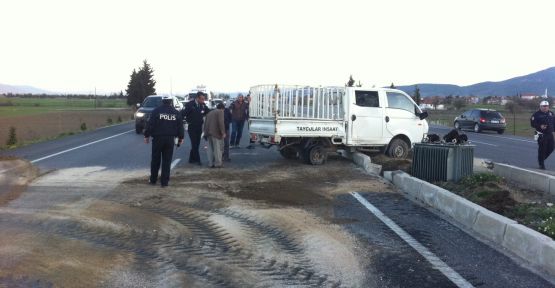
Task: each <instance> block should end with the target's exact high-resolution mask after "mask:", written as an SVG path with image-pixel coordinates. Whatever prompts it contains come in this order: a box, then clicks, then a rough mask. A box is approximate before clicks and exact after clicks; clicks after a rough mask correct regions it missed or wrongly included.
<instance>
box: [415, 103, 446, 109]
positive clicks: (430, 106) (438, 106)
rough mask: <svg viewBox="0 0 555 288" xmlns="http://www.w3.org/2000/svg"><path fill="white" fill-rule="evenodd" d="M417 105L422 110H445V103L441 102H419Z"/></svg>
mask: <svg viewBox="0 0 555 288" xmlns="http://www.w3.org/2000/svg"><path fill="white" fill-rule="evenodd" d="M419 107H420V109H422V110H445V105H443V104H438V105H437V106H434V105H433V104H426V103H420V105H419Z"/></svg>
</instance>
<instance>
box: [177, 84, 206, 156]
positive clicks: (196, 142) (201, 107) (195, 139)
mask: <svg viewBox="0 0 555 288" xmlns="http://www.w3.org/2000/svg"><path fill="white" fill-rule="evenodd" d="M204 96H205V95H204V93H203V92H200V91H199V92H198V93H197V97H196V98H195V99H193V100H191V101H189V102H187V104H185V109H183V118H184V119H185V120H186V121H187V124H188V128H187V133H188V134H189V138H190V139H191V153H189V163H197V164H198V165H201V163H200V154H199V151H198V149H199V146H200V137H201V136H202V124H203V123H204V116H205V115H206V114H208V112H209V109H208V107H207V106H206V104H204Z"/></svg>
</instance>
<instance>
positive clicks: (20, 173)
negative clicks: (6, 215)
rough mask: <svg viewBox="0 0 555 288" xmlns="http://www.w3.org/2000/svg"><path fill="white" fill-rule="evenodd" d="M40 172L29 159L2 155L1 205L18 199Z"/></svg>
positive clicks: (0, 167)
mask: <svg viewBox="0 0 555 288" xmlns="http://www.w3.org/2000/svg"><path fill="white" fill-rule="evenodd" d="M38 173H39V171H38V169H37V168H35V167H33V165H31V163H29V162H28V161H25V160H22V159H17V158H15V157H5V156H4V157H1V158H0V206H3V205H6V204H7V203H9V202H10V201H13V200H15V199H17V198H18V197H19V196H20V195H21V193H23V191H24V190H25V188H26V187H27V184H29V183H30V182H31V181H32V180H33V179H35V178H36V177H37V176H38Z"/></svg>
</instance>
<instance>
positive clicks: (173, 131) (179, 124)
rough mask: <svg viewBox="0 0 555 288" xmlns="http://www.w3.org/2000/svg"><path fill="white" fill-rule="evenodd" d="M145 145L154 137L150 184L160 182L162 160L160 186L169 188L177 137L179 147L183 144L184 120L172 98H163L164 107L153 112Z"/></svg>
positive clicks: (159, 107) (147, 129)
mask: <svg viewBox="0 0 555 288" xmlns="http://www.w3.org/2000/svg"><path fill="white" fill-rule="evenodd" d="M144 134H145V143H146V144H148V143H149V139H150V136H152V138H153V139H152V159H151V161H150V184H151V185H155V184H156V181H157V180H158V170H159V169H160V160H162V175H161V176H160V185H161V186H162V187H166V186H168V182H169V181H170V164H171V161H172V156H173V145H174V144H175V137H177V138H178V145H181V144H183V136H184V131H183V118H182V116H181V114H180V113H179V111H177V110H176V109H175V108H174V107H173V106H172V98H171V97H167V96H164V97H162V105H160V106H158V107H156V108H155V109H154V110H152V113H151V115H150V120H149V121H148V124H147V126H146V130H145V133H144Z"/></svg>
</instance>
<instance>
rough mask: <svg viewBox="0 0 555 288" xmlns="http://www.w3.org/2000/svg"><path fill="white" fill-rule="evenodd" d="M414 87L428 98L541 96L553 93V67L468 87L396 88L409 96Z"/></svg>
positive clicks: (419, 85)
mask: <svg viewBox="0 0 555 288" xmlns="http://www.w3.org/2000/svg"><path fill="white" fill-rule="evenodd" d="M415 85H418V87H419V88H420V95H422V97H428V96H448V95H453V96H455V95H459V96H470V95H473V96H479V97H485V96H514V95H519V94H534V95H543V94H544V92H545V89H546V88H547V90H548V92H549V91H551V93H553V92H555V67H551V68H548V69H545V70H541V71H538V72H535V73H532V74H528V75H524V76H519V77H515V78H511V79H507V80H503V81H499V82H491V81H488V82H481V83H476V84H472V85H468V86H457V85H450V84H430V83H421V84H414V85H406V86H397V89H400V90H403V91H405V92H407V93H409V94H411V95H412V94H413V93H414V88H415Z"/></svg>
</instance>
